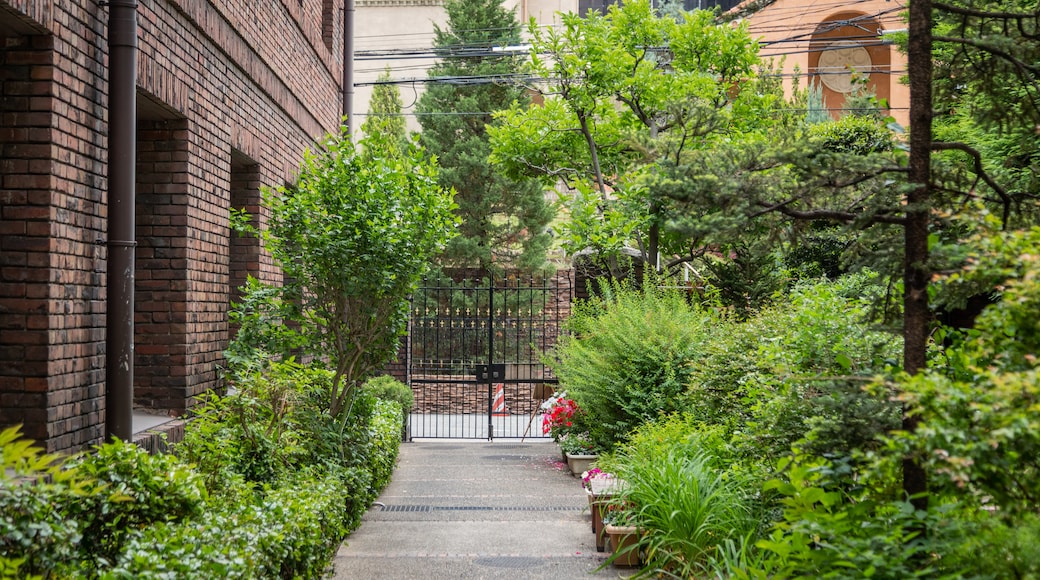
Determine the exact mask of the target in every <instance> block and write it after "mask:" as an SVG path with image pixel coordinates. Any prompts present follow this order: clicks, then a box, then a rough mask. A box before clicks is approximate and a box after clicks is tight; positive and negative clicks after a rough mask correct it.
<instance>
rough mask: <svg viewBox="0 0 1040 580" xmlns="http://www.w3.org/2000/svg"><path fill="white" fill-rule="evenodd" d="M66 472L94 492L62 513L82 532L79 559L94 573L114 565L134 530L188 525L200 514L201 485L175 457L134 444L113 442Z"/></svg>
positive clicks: (84, 457)
mask: <svg viewBox="0 0 1040 580" xmlns="http://www.w3.org/2000/svg"><path fill="white" fill-rule="evenodd" d="M70 466H71V467H72V468H73V469H76V470H77V472H78V475H79V476H80V477H85V478H88V480H89V481H90V482H91V483H90V485H94V486H97V493H94V494H91V495H90V496H88V497H85V498H77V500H76V501H70V503H69V505H67V506H65V509H66V510H67V513H69V514H70V515H71V517H73V518H74V519H76V520H77V521H78V522H80V525H81V526H82V527H81V529H82V532H83V538H82V540H81V541H80V545H79V547H80V551H81V554H82V556H83V559H84V560H85V561H87V562H90V561H91V560H94V561H95V562H96V564H95V565H96V566H97V567H98V569H104V568H105V567H107V566H109V565H111V564H112V562H114V561H115V557H116V555H117V554H118V553H119V551H120V550H122V548H123V543H124V542H125V541H126V539H127V538H128V537H129V536H130V534H132V533H133V532H134V531H135V530H139V529H142V528H145V527H147V526H150V525H153V524H156V523H159V522H177V521H186V520H191V519H193V518H195V517H196V516H198V515H199V514H200V513H201V512H202V506H203V502H204V500H205V498H206V490H205V488H204V487H203V484H202V479H201V478H200V477H199V476H198V475H197V474H196V473H195V472H193V471H192V470H191V469H189V468H188V467H187V466H186V465H184V464H183V463H181V462H180V460H178V459H177V458H176V457H175V456H173V455H163V454H159V455H149V454H148V452H147V451H145V450H143V449H141V448H140V447H138V446H136V445H134V444H133V443H127V442H125V441H120V440H114V441H111V442H109V443H106V444H104V445H101V446H99V447H96V448H95V450H94V453H91V454H86V455H83V456H81V457H80V458H78V459H76V460H73V461H72V462H71V464H70ZM68 499H71V498H67V500H68Z"/></svg>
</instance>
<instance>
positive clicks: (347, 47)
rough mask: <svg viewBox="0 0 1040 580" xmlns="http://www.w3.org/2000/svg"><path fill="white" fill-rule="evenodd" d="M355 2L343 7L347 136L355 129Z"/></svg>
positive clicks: (344, 92) (344, 109) (344, 95)
mask: <svg viewBox="0 0 1040 580" xmlns="http://www.w3.org/2000/svg"><path fill="white" fill-rule="evenodd" d="M354 13H355V9H354V0H344V5H343V119H344V121H343V122H344V123H345V124H346V128H347V136H348V137H352V136H353V127H354Z"/></svg>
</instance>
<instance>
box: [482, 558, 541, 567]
mask: <svg viewBox="0 0 1040 580" xmlns="http://www.w3.org/2000/svg"><path fill="white" fill-rule="evenodd" d="M473 563H474V564H476V565H478V566H486V567H488V568H512V569H514V570H516V569H526V568H537V567H539V566H541V565H543V564H544V563H545V562H544V561H543V560H542V559H541V558H533V557H530V556H489V557H486V558H477V559H476V560H474V561H473Z"/></svg>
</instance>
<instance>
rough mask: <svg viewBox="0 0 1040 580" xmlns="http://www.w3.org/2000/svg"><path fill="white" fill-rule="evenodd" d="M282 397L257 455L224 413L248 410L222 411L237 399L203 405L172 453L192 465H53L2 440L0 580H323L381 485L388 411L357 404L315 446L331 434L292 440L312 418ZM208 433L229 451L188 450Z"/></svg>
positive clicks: (101, 461) (124, 447) (109, 459)
mask: <svg viewBox="0 0 1040 580" xmlns="http://www.w3.org/2000/svg"><path fill="white" fill-rule="evenodd" d="M297 378H299V375H297ZM294 384H295V386H294V387H293V392H294V393H296V395H294V396H293V397H290V398H291V399H292V400H293V401H295V404H296V405H297V406H298V408H296V409H293V410H292V411H289V412H288V413H287V414H286V415H285V416H283V417H282V418H281V419H280V420H283V421H284V422H285V423H286V425H294V426H293V427H286V428H285V429H284V430H283V431H282V432H281V433H280V434H279V435H278V436H273V435H272V433H267V439H266V443H264V444H258V443H257V441H260V440H261V439H259V438H258V439H256V440H253V441H250V440H248V437H249V435H258V434H259V433H246V431H247V430H244V429H243V426H242V424H241V423H238V422H237V420H236V419H234V418H233V417H234V413H228V410H229V409H232V410H235V412H241V411H242V409H243V405H252V404H254V403H244V402H243V401H242V400H235V398H236V397H239V396H246V397H248V396H249V395H234V396H232V397H225V398H221V399H217V398H214V399H212V400H211V401H209V402H208V403H207V404H206V405H204V406H203V408H202V409H200V420H199V421H198V422H197V423H192V424H189V426H188V431H189V434H188V443H187V445H186V446H185V451H186V453H185V455H187V456H191V458H192V459H193V460H195V461H198V464H197V465H195V464H189V463H188V462H187V461H186V460H185V458H184V457H178V456H175V455H157V456H150V455H148V454H147V453H146V452H145V451H143V450H141V449H139V448H137V447H136V446H134V445H131V444H127V443H121V442H114V443H108V444H105V445H103V446H100V447H98V448H96V449H95V452H94V453H93V454H90V455H85V456H83V457H81V458H78V459H74V460H64V461H63V460H60V459H59V458H56V457H51V456H45V455H42V454H41V452H40V450H39V449H35V448H33V447H31V445H29V444H28V443H27V442H25V441H21V440H19V439H18V436H17V432H16V431H15V430H14V429H9V430H7V431H4V432H3V434H2V435H0V444H2V446H3V459H4V462H3V465H2V466H0V467H3V470H2V473H0V532H3V533H2V535H0V536H2V537H0V576H2V577H31V576H33V575H40V576H43V577H80V576H86V577H98V578H105V579H108V578H113V579H114V578H321V577H323V576H324V575H325V574H326V572H327V571H328V568H329V565H330V564H331V562H332V559H333V557H334V556H335V552H336V550H337V548H338V546H339V545H340V543H341V542H342V541H343V538H344V537H345V536H346V535H347V534H348V533H349V532H350V531H352V530H354V529H356V528H357V526H358V525H360V522H361V516H362V514H363V513H364V512H365V510H367V509H368V507H369V506H370V505H371V503H372V501H373V500H374V499H375V497H376V496H377V495H378V493H379V491H380V490H381V489H382V488H383V487H384V486H385V485H386V484H387V483H388V482H389V481H390V477H391V475H392V473H393V468H394V465H395V463H396V458H397V453H398V449H399V444H400V432H401V425H402V412H401V408H400V405H399V404H397V403H396V402H392V401H377V400H375V399H374V398H372V397H367V396H363V395H362V396H359V399H358V400H357V401H355V405H354V413H352V415H351V420H350V421H349V422H348V423H347V424H343V425H341V427H342V429H341V430H340V431H339V433H340V439H339V440H338V441H333V442H325V443H323V444H321V445H318V444H317V443H315V440H317V439H318V438H320V437H321V436H328V435H330V434H331V433H334V432H335V426H336V425H337V424H338V422H337V421H333V420H327V421H318V422H316V423H313V424H311V425H310V426H309V427H308V428H306V429H305V424H304V423H302V422H300V421H299V420H300V419H302V418H303V417H307V416H312V415H313V416H317V415H320V413H316V412H315V411H314V409H313V408H308V403H307V399H308V397H307V396H306V395H307V393H308V392H315V391H314V390H312V389H311V388H310V387H311V386H312V385H310V384H309V383H307V382H306V381H303V382H300V383H294ZM254 411H255V409H254ZM259 414H260V415H263V414H264V413H263V412H259ZM255 418H256V417H254V419H255ZM269 418H270V417H268V419H269ZM312 418H313V417H312ZM217 434H219V436H221V437H239V439H234V438H231V439H223V440H213V439H210V440H209V443H208V444H207V445H203V444H202V442H201V441H200V439H205V438H209V437H213V436H216V435H217ZM243 438H244V439H243ZM283 443H284V444H285V447H281V446H280V445H281V444H283ZM243 451H245V453H243ZM265 454H267V455H266V456H265ZM257 465H268V466H271V467H272V469H271V470H258V469H256V466H257ZM258 475H259V476H261V477H257V476H258ZM217 482H219V484H217Z"/></svg>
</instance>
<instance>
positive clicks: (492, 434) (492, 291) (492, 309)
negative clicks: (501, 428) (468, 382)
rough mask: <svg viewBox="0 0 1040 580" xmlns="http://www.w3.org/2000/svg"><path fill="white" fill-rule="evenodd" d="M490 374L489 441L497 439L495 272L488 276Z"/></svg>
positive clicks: (488, 401)
mask: <svg viewBox="0 0 1040 580" xmlns="http://www.w3.org/2000/svg"><path fill="white" fill-rule="evenodd" d="M488 280H489V282H490V283H489V284H488V358H487V361H488V374H487V379H488V383H487V391H488V394H487V419H488V441H493V440H494V439H495V423H494V422H493V421H492V418H493V415H492V413H493V412H494V409H493V408H492V405H493V404H494V396H495V395H494V393H493V391H494V389H495V387H494V384H495V379H494V377H493V375H494V374H495V372H494V371H492V370H491V369H492V368H493V367H494V362H495V274H494V273H493V272H491V273H490V276H489V277H488Z"/></svg>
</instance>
